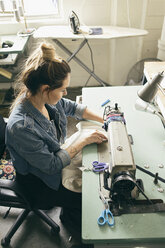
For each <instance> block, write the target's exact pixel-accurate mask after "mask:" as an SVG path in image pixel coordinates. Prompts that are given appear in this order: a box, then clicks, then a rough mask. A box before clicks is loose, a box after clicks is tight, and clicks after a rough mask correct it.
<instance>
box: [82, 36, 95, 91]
mask: <svg viewBox="0 0 165 248" xmlns="http://www.w3.org/2000/svg"><path fill="white" fill-rule="evenodd" d="M82 35H83V36H84V39H85V40H86V43H87V46H88V48H89V51H90V55H91V63H92V72H94V71H95V65H94V59H93V51H92V48H91V46H90V45H89V42H88V39H87V38H86V37H85V35H84V34H83V32H82ZM91 77H92V75H90V76H89V77H88V79H87V81H86V83H85V85H84V87H86V86H87V84H88V82H89V80H90V78H91Z"/></svg>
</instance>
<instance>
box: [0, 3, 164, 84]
mask: <svg viewBox="0 0 165 248" xmlns="http://www.w3.org/2000/svg"><path fill="white" fill-rule="evenodd" d="M63 6H64V13H63V18H62V19H60V20H58V21H56V20H48V21H47V23H45V24H51V25H55V24H56V25H58V24H67V22H68V16H69V13H70V11H71V10H74V11H75V12H76V13H77V15H78V16H79V18H80V22H81V24H83V25H84V24H85V25H88V26H90V25H97V26H101V25H118V26H125V27H129V26H130V27H133V28H140V29H146V30H148V31H149V34H148V35H147V36H146V37H144V38H142V39H141V38H136V39H134V38H131V39H120V40H117V41H114V40H113V41H111V42H108V41H98V40H97V41H96V40H93V41H90V45H91V48H92V50H93V56H94V62H95V73H96V74H97V75H98V76H99V77H100V78H102V79H103V80H104V81H106V82H108V83H110V84H112V85H123V84H125V82H126V80H127V74H128V72H129V70H130V69H131V68H132V66H133V65H134V64H135V63H136V62H137V61H138V60H140V59H143V58H151V57H152V58H155V57H156V56H157V51H158V48H157V42H158V39H160V36H161V29H162V25H163V18H164V15H165V0H128V1H127V0H63ZM45 24H43V23H41V22H38V23H29V24H28V26H29V27H39V26H41V25H45ZM19 29H20V24H19V25H18V24H16V23H13V24H8V25H7V26H6V25H5V24H4V23H3V24H0V33H1V34H4V33H16V32H17V31H18V30H19ZM79 42H80V41H69V40H68V41H66V42H64V44H65V45H66V46H67V47H68V48H69V49H70V50H71V51H74V50H75V49H76V48H77V47H78V45H79ZM114 48H115V49H116V50H115V52H114ZM130 49H132V50H131V51H132V52H130ZM116 51H117V53H116ZM57 52H58V53H59V54H60V55H61V56H63V57H64V58H67V55H66V54H65V53H64V52H63V51H62V50H61V49H59V48H57ZM77 56H78V57H79V58H81V59H82V60H83V62H84V63H85V64H87V65H88V66H89V67H90V68H91V60H90V52H89V49H88V47H87V46H85V47H84V48H83V49H82V50H81V51H80V52H79V54H78V55H77ZM70 65H71V69H72V81H71V86H72V87H75V86H84V85H85V83H86V80H87V79H88V76H89V75H88V73H87V72H86V71H84V70H83V69H82V68H81V67H80V66H79V65H78V64H76V63H75V62H74V61H71V62H70ZM88 85H89V86H91V85H99V84H98V82H97V81H96V80H95V79H93V78H91V79H90V81H89V83H88Z"/></svg>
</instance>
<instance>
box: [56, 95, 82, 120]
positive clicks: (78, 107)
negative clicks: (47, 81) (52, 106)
mask: <svg viewBox="0 0 165 248" xmlns="http://www.w3.org/2000/svg"><path fill="white" fill-rule="evenodd" d="M61 105H62V107H63V109H64V111H65V114H66V116H73V117H75V118H76V119H78V120H82V119H83V117H82V116H83V113H84V110H85V109H86V107H87V106H85V105H83V104H77V103H76V102H74V101H71V100H69V99H66V98H62V99H61Z"/></svg>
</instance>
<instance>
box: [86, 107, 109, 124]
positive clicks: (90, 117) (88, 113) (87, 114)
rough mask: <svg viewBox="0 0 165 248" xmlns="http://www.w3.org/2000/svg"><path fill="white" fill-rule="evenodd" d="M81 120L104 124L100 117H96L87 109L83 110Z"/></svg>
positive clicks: (96, 115)
mask: <svg viewBox="0 0 165 248" xmlns="http://www.w3.org/2000/svg"><path fill="white" fill-rule="evenodd" d="M83 118H84V119H87V120H93V121H98V122H101V123H104V121H103V117H102V116H101V115H98V114H96V113H94V112H92V111H91V110H89V109H88V108H86V109H85V110H84V113H83Z"/></svg>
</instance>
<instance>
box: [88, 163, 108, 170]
mask: <svg viewBox="0 0 165 248" xmlns="http://www.w3.org/2000/svg"><path fill="white" fill-rule="evenodd" d="M92 165H93V171H94V172H101V171H105V170H106V169H107V168H108V166H109V164H108V163H100V162H98V161H93V162H92Z"/></svg>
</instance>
